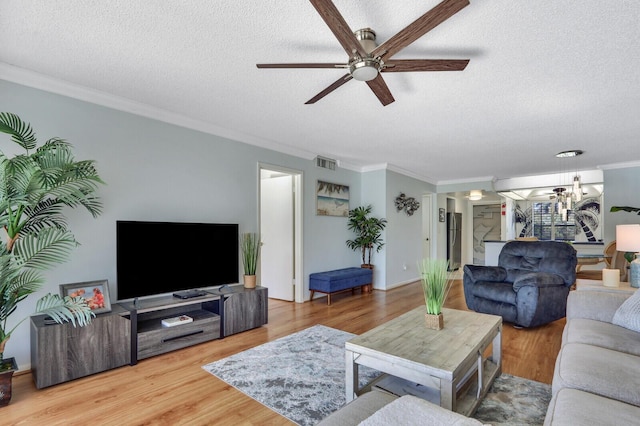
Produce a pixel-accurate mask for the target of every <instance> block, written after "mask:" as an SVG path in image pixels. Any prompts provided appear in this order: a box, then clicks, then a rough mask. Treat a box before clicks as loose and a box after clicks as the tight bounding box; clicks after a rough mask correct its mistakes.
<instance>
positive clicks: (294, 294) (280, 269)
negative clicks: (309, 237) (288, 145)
mask: <svg viewBox="0 0 640 426" xmlns="http://www.w3.org/2000/svg"><path fill="white" fill-rule="evenodd" d="M259 167H260V173H259V176H260V179H259V180H260V182H259V193H260V194H259V196H260V203H259V209H260V236H261V240H262V248H261V251H260V285H261V286H263V287H267V288H268V289H269V297H270V298H274V299H281V300H288V301H294V300H295V301H296V302H303V301H304V300H303V295H304V291H303V290H304V289H303V288H302V286H303V283H304V280H303V272H302V172H300V171H296V170H290V169H286V168H282V167H277V166H271V165H263V164H261V165H260V166H259Z"/></svg>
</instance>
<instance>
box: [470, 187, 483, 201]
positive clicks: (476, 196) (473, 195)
mask: <svg viewBox="0 0 640 426" xmlns="http://www.w3.org/2000/svg"><path fill="white" fill-rule="evenodd" d="M469 200H471V201H478V200H482V191H481V190H479V189H472V190H471V191H470V192H469Z"/></svg>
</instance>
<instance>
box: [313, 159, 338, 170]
mask: <svg viewBox="0 0 640 426" xmlns="http://www.w3.org/2000/svg"><path fill="white" fill-rule="evenodd" d="M316 167H321V168H323V169H329V170H335V169H336V160H332V159H331V158H325V157H320V156H317V157H316Z"/></svg>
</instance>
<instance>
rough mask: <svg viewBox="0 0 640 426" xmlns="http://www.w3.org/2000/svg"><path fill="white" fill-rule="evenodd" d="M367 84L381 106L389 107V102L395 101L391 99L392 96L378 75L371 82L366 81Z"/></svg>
mask: <svg viewBox="0 0 640 426" xmlns="http://www.w3.org/2000/svg"><path fill="white" fill-rule="evenodd" d="M367 84H368V85H369V87H370V88H371V90H372V91H373V93H374V94H375V95H376V96H377V97H378V99H379V100H380V102H381V103H382V105H383V106H387V105H389V104H390V103H391V102H393V101H395V99H393V95H392V94H391V91H390V90H389V87H387V83H385V82H384V79H383V78H382V76H381V75H380V74H378V76H377V77H376V78H374V79H373V80H369V81H367Z"/></svg>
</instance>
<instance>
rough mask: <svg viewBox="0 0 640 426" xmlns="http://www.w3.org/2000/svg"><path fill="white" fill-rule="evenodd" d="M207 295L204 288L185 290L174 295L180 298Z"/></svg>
mask: <svg viewBox="0 0 640 426" xmlns="http://www.w3.org/2000/svg"><path fill="white" fill-rule="evenodd" d="M206 295H207V292H206V291H204V290H184V291H176V292H175V293H173V297H177V298H178V299H193V298H194V297H202V296H206Z"/></svg>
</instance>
